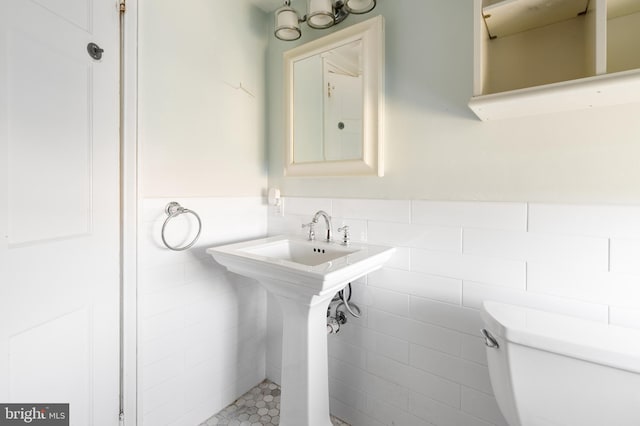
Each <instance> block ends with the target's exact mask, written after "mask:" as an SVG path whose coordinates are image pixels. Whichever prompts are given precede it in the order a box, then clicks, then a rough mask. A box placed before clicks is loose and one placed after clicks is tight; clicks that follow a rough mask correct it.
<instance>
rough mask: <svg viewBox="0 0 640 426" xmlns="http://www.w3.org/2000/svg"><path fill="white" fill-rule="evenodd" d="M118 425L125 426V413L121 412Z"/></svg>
mask: <svg viewBox="0 0 640 426" xmlns="http://www.w3.org/2000/svg"><path fill="white" fill-rule="evenodd" d="M118 423H119V425H120V426H124V411H120V415H119V416H118Z"/></svg>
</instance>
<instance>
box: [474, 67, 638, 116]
mask: <svg viewBox="0 0 640 426" xmlns="http://www.w3.org/2000/svg"><path fill="white" fill-rule="evenodd" d="M639 94H640V70H633V71H625V72H620V73H615V74H606V75H601V76H596V77H589V78H583V79H580V80H572V81H565V82H561V83H555V84H548V85H545V86H538V87H531V88H526V89H520V90H512V91H509V92H504V93H496V94H492V95H484V96H475V97H473V98H471V100H470V101H469V108H471V109H472V110H473V112H475V114H476V115H477V116H478V118H480V119H481V120H482V121H490V120H497V119H503V118H515V117H525V116H532V115H539V114H548V113H553V112H562V111H573V110H579V109H588V108H596V107H600V106H610V105H622V104H629V103H638V102H640V95H639Z"/></svg>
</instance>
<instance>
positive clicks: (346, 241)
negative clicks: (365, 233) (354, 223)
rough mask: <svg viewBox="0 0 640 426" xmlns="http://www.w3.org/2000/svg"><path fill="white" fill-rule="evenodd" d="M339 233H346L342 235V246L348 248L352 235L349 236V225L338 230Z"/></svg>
mask: <svg viewBox="0 0 640 426" xmlns="http://www.w3.org/2000/svg"><path fill="white" fill-rule="evenodd" d="M338 232H344V234H343V235H342V245H343V246H348V245H349V243H350V237H351V236H350V234H349V225H345V226H343V227H341V228H338Z"/></svg>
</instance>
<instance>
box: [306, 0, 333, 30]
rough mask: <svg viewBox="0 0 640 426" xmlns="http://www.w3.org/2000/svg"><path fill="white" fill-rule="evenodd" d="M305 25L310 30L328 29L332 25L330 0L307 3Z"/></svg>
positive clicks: (315, 0) (309, 0) (312, 0)
mask: <svg viewBox="0 0 640 426" xmlns="http://www.w3.org/2000/svg"><path fill="white" fill-rule="evenodd" d="M307 24H308V25H309V26H310V27H311V28H329V27H330V26H332V25H333V24H334V17H333V4H332V3H331V0H308V1H307Z"/></svg>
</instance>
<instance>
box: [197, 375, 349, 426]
mask: <svg viewBox="0 0 640 426" xmlns="http://www.w3.org/2000/svg"><path fill="white" fill-rule="evenodd" d="M331 423H333V426H349V424H347V423H345V422H343V421H342V420H340V419H338V418H337V417H333V416H331ZM278 424H280V386H278V385H276V384H275V383H273V382H271V381H269V380H265V381H264V382H262V383H260V384H259V385H258V386H256V387H255V388H253V389H251V390H250V391H249V392H247V393H245V394H244V395H242V396H241V397H240V398H238V399H237V400H236V401H235V402H234V403H233V404H231V405H229V406H228V407H226V408H225V409H224V410H222V411H220V412H219V413H218V414H216V415H215V416H213V417H211V418H210V419H209V420H207V421H206V422H204V423H202V424H200V426H218V425H225V426H273V425H278Z"/></svg>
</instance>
